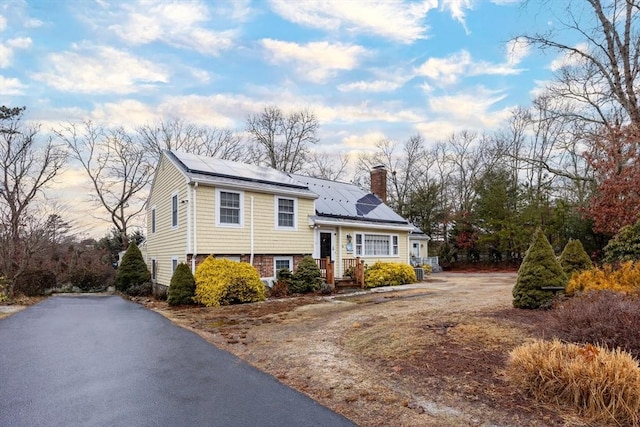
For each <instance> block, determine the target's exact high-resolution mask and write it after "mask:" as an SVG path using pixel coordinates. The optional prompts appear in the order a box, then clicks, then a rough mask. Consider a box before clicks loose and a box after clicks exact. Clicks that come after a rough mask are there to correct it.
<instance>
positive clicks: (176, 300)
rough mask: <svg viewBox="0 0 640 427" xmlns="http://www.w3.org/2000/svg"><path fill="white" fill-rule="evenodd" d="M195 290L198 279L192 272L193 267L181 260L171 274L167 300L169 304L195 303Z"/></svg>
mask: <svg viewBox="0 0 640 427" xmlns="http://www.w3.org/2000/svg"><path fill="white" fill-rule="evenodd" d="M195 291H196V281H195V279H194V278H193V274H191V269H190V268H189V266H188V265H187V264H185V263H183V262H181V263H180V264H178V267H177V268H176V271H174V272H173V276H171V284H170V286H169V292H168V295H167V302H168V303H169V305H186V304H193V296H194V295H195Z"/></svg>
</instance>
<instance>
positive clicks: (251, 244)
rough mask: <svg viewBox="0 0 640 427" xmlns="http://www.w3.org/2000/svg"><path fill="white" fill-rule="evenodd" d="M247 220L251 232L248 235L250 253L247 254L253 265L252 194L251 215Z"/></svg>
mask: <svg viewBox="0 0 640 427" xmlns="http://www.w3.org/2000/svg"><path fill="white" fill-rule="evenodd" d="M249 221H250V222H251V224H250V232H251V236H250V243H249V245H250V246H251V248H250V251H251V252H250V255H249V264H251V265H253V196H251V216H250V219H249Z"/></svg>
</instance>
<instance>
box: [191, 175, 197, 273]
mask: <svg viewBox="0 0 640 427" xmlns="http://www.w3.org/2000/svg"><path fill="white" fill-rule="evenodd" d="M197 190H198V183H197V182H196V183H194V184H193V253H192V255H191V273H193V274H196V256H197V255H198V216H197V215H198V214H197V212H198V209H197V207H198V203H197V194H198V193H197Z"/></svg>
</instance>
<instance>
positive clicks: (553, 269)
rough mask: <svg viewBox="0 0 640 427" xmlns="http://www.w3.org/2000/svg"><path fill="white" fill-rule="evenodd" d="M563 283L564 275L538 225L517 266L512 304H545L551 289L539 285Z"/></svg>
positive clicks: (537, 305) (550, 297)
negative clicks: (520, 262) (518, 267)
mask: <svg viewBox="0 0 640 427" xmlns="http://www.w3.org/2000/svg"><path fill="white" fill-rule="evenodd" d="M566 284H567V276H566V274H565V273H564V271H562V267H560V263H559V262H558V260H557V259H556V257H555V255H554V253H553V248H552V247H551V244H550V243H549V240H547V237H546V236H545V235H544V233H543V232H542V230H541V229H540V228H538V229H537V230H536V232H535V234H534V236H533V240H532V242H531V245H530V246H529V249H527V253H526V254H525V256H524V259H523V260H522V264H521V265H520V269H519V270H518V279H517V280H516V284H515V286H514V287H513V306H514V307H516V308H533V309H536V308H541V307H548V306H549V305H550V304H551V301H552V300H553V296H554V293H553V291H552V290H546V289H542V288H544V287H564V286H566Z"/></svg>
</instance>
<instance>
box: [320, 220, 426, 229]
mask: <svg viewBox="0 0 640 427" xmlns="http://www.w3.org/2000/svg"><path fill="white" fill-rule="evenodd" d="M314 225H317V226H328V227H339V226H340V227H349V228H360V229H372V230H398V231H411V230H413V226H412V225H410V224H406V225H405V224H389V223H375V222H366V221H353V220H347V219H332V218H318V217H310V218H309V226H310V227H312V226H314Z"/></svg>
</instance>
